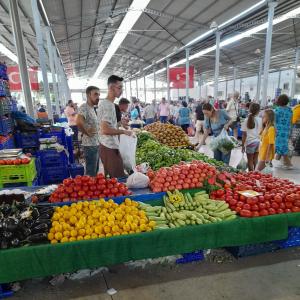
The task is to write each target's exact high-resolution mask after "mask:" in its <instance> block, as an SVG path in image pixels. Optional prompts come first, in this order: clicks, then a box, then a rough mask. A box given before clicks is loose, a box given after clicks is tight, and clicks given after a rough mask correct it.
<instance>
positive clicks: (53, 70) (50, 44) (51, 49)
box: [46, 27, 60, 115]
mask: <svg viewBox="0 0 300 300" xmlns="http://www.w3.org/2000/svg"><path fill="white" fill-rule="evenodd" d="M46 38H47V47H48V56H49V64H50V70H51V74H52V86H53V92H54V96H55V108H56V114H58V115H59V114H60V109H59V102H58V89H57V82H56V78H55V69H54V55H53V45H52V42H51V38H50V28H49V27H48V28H46Z"/></svg>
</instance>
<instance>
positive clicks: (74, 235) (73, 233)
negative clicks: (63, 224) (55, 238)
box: [71, 229, 77, 237]
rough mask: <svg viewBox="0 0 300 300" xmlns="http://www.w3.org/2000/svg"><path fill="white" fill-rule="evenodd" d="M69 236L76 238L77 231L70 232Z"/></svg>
mask: <svg viewBox="0 0 300 300" xmlns="http://www.w3.org/2000/svg"><path fill="white" fill-rule="evenodd" d="M71 236H72V237H76V236H77V230H76V229H73V230H71Z"/></svg>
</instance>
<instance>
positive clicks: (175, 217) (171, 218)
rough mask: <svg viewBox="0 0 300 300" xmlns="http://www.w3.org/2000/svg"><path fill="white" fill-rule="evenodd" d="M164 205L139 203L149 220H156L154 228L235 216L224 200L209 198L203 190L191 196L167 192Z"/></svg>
mask: <svg viewBox="0 0 300 300" xmlns="http://www.w3.org/2000/svg"><path fill="white" fill-rule="evenodd" d="M164 204H165V207H161V206H151V205H147V204H145V203H140V208H141V209H143V210H144V211H145V212H146V215H147V217H148V218H149V220H153V221H155V222H156V227H155V229H168V228H176V227H181V226H187V225H196V224H197V225H200V224H209V223H215V222H221V221H229V220H233V219H235V218H236V212H235V211H232V210H231V209H230V208H229V205H228V204H227V203H226V202H225V201H215V200H211V199H209V195H208V194H207V193H206V192H205V191H203V192H198V193H196V194H195V196H194V197H192V196H191V195H190V194H189V193H186V194H182V193H180V192H179V191H175V192H174V193H170V192H168V196H165V197H164Z"/></svg>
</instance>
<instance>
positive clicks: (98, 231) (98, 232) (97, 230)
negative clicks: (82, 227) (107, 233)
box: [95, 226, 102, 234]
mask: <svg viewBox="0 0 300 300" xmlns="http://www.w3.org/2000/svg"><path fill="white" fill-rule="evenodd" d="M101 232H102V226H96V227H95V233H97V234H100V233H101Z"/></svg>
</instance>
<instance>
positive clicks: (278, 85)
mask: <svg viewBox="0 0 300 300" xmlns="http://www.w3.org/2000/svg"><path fill="white" fill-rule="evenodd" d="M278 73H279V74H278V83H277V88H278V89H280V83H281V71H279V72H278Z"/></svg>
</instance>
